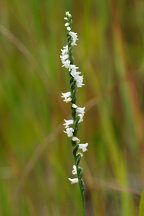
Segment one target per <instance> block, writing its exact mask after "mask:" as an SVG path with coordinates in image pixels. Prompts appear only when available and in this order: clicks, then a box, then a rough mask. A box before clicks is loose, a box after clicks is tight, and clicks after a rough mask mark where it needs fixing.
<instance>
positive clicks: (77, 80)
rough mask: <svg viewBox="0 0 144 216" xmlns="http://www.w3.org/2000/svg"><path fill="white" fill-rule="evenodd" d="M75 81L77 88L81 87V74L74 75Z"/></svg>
mask: <svg viewBox="0 0 144 216" xmlns="http://www.w3.org/2000/svg"><path fill="white" fill-rule="evenodd" d="M75 81H76V84H77V87H78V88H81V87H82V86H83V85H84V84H83V76H79V75H77V76H76V77H75Z"/></svg>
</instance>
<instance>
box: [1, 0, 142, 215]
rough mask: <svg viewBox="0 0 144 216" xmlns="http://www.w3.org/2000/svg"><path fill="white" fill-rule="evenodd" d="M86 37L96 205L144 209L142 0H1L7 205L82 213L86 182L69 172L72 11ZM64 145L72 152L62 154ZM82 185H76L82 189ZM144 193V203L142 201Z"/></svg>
mask: <svg viewBox="0 0 144 216" xmlns="http://www.w3.org/2000/svg"><path fill="white" fill-rule="evenodd" d="M65 10H70V11H71V12H72V14H73V19H74V29H75V31H76V32H78V35H79V38H81V40H80V41H79V43H78V48H77V49H76V50H75V56H76V61H77V62H76V64H77V65H79V66H80V68H81V70H82V71H83V73H84V77H85V83H87V85H86V86H85V88H83V89H82V90H81V91H80V92H79V95H78V97H79V98H80V104H85V102H87V107H86V108H87V112H86V116H85V122H87V123H86V124H83V125H81V130H80V134H79V136H80V137H83V138H84V139H85V140H87V141H88V142H89V150H88V154H87V157H86V158H85V159H84V160H83V164H82V167H84V173H85V175H84V178H85V182H86V187H87V191H86V207H87V214H88V215H96V216H109V215H110V216H113V215H114V216H135V215H138V212H139V215H140V216H141V215H143V207H142V203H143V195H142V196H141V192H142V189H143V187H144V185H143V178H144V159H143V158H144V141H143V140H144V135H143V121H144V109H143V106H144V93H143V92H144V60H143V59H144V30H143V29H144V28H143V13H144V3H143V1H142V0H139V1H135V0H132V1H129V0H126V1H120V0H119V1H116V0H109V1H105V0H103V1H100V0H98V1H94V0H91V1H90V0H85V1H70V0H69V1H68V0H65V1H59V0H58V1H56V0H45V1H38V0H37V1H36V0H29V1H19V0H1V2H0V47H1V48H0V65H1V67H0V68H1V70H0V215H2V216H21V215H22V216H25V215H27V216H39V215H43V216H45V215H53V216H58V215H69V216H71V215H80V213H81V210H82V209H81V197H80V195H79V189H78V187H73V188H72V187H71V185H70V184H69V182H68V181H67V176H69V175H70V171H71V164H72V158H70V157H69V155H71V146H70V145H69V142H68V140H67V138H66V137H65V135H64V134H63V133H62V130H63V127H62V123H63V119H64V118H65V117H66V116H67V115H69V111H68V110H67V109H66V106H65V105H64V104H63V102H62V101H61V99H60V94H61V89H68V77H66V76H63V71H61V70H60V68H61V63H60V60H59V55H60V52H59V50H60V48H61V47H62V45H63V44H64V43H65V41H64V38H65V37H64V35H65V33H64V28H63V14H64V11H65ZM61 151H62V152H63V154H61ZM73 193H75V194H76V196H75V199H73ZM140 197H142V199H141V205H140V207H139V203H140Z"/></svg>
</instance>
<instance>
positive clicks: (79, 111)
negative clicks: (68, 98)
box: [76, 107, 85, 123]
mask: <svg viewBox="0 0 144 216" xmlns="http://www.w3.org/2000/svg"><path fill="white" fill-rule="evenodd" d="M76 112H77V114H78V116H79V117H80V120H79V123H80V122H82V121H83V117H84V114H85V107H77V108H76Z"/></svg>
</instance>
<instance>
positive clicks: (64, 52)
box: [61, 45, 68, 55]
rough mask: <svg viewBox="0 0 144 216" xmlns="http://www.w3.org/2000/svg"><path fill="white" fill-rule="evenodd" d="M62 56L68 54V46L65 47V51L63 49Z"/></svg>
mask: <svg viewBox="0 0 144 216" xmlns="http://www.w3.org/2000/svg"><path fill="white" fill-rule="evenodd" d="M61 52H62V55H65V54H68V45H66V46H64V47H63V49H61Z"/></svg>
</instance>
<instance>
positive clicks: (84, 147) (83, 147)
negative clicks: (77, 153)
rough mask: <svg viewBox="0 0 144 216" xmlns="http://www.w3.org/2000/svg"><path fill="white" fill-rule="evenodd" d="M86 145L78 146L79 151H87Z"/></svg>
mask: <svg viewBox="0 0 144 216" xmlns="http://www.w3.org/2000/svg"><path fill="white" fill-rule="evenodd" d="M87 147H88V143H85V144H79V149H81V150H82V151H83V152H86V151H87Z"/></svg>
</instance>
